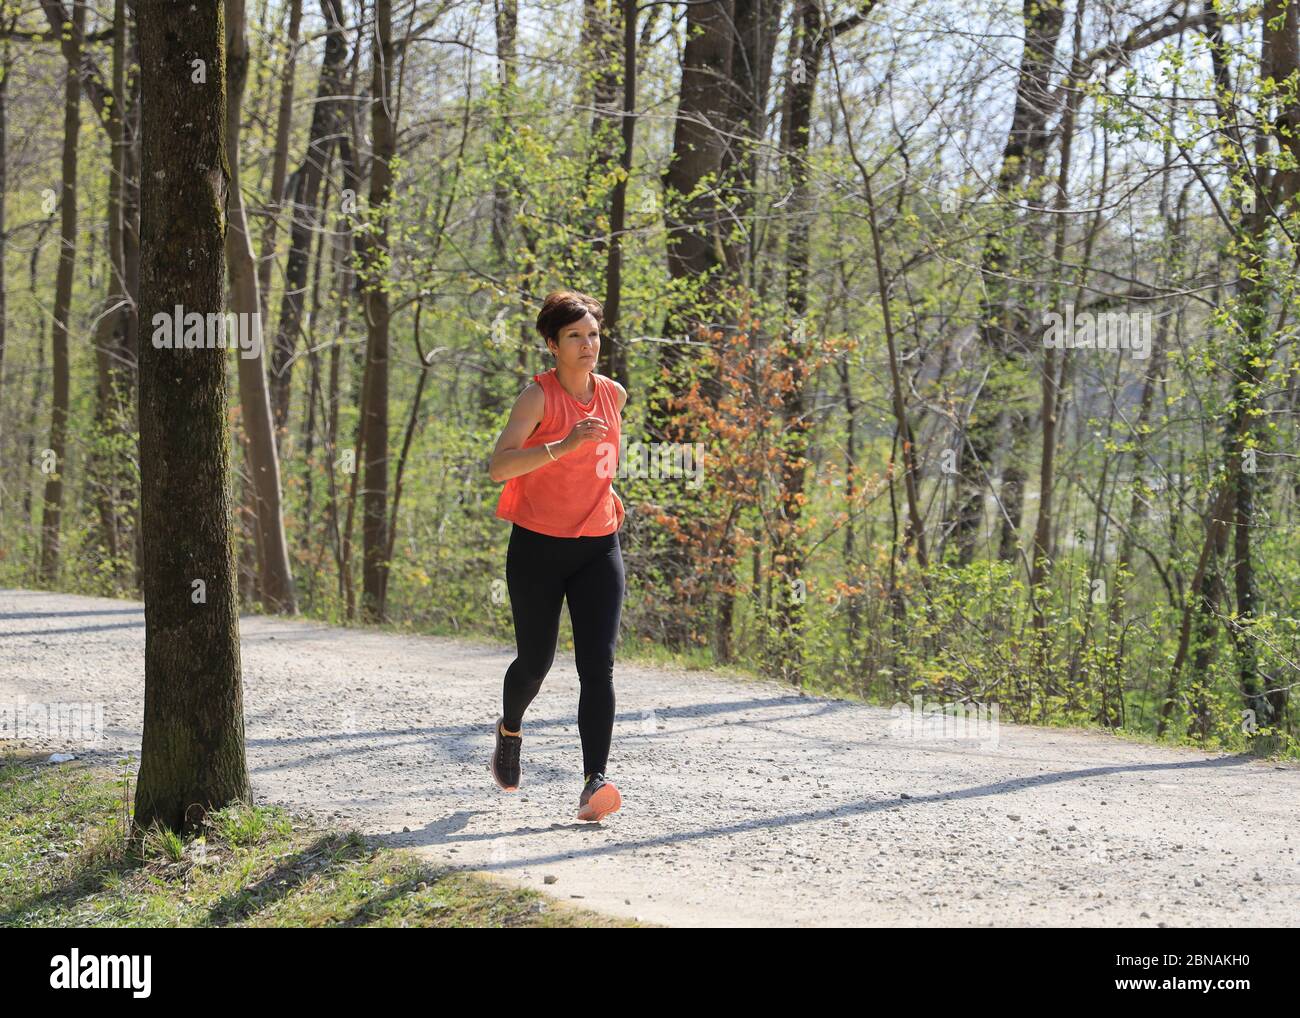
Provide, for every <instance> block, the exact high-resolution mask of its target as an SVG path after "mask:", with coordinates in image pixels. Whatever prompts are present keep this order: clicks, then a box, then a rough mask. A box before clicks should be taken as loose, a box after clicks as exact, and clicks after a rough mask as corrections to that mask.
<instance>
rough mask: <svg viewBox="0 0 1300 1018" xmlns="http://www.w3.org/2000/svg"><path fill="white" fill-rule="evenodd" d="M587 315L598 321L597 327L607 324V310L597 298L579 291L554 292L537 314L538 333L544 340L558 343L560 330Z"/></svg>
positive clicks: (547, 297) (548, 295) (549, 294)
mask: <svg viewBox="0 0 1300 1018" xmlns="http://www.w3.org/2000/svg"><path fill="white" fill-rule="evenodd" d="M587 314H590V315H591V317H592V318H594V319H596V324H597V325H604V324H605V309H604V308H603V307H601V306H600V301H598V300H597V299H596V298H595V297H592V296H589V295H588V294H585V293H579V292H578V291H577V290H555V291H552V292H551V293H548V294H547V295H546V300H544V301H542V310H541V311H539V312H538V314H537V331H538V332H540V333H541V334H542V339H544V340H545V339H552V340H555V342H557V343H558V342H559V341H560V339H559V337H560V330H561V329H562V328H564V327H565V326H566V325H572V324H573V323H574V322H576V321H580V320H581V319H582V318H583V317H584V316H585V315H587Z"/></svg>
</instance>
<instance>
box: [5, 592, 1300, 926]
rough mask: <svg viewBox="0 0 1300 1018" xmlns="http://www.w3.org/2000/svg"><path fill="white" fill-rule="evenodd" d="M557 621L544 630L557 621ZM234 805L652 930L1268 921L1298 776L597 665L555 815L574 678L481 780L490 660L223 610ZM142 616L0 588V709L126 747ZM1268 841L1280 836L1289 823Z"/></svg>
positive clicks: (555, 675) (485, 648) (131, 746)
mask: <svg viewBox="0 0 1300 1018" xmlns="http://www.w3.org/2000/svg"><path fill="white" fill-rule="evenodd" d="M566 625H567V623H566ZM240 628H241V632H242V637H243V665H244V686H245V693H244V702H245V711H246V722H247V734H248V759H249V766H250V769H251V775H252V784H253V791H254V794H255V796H256V798H257V801H258V802H277V803H282V804H285V805H287V806H290V807H292V808H293V809H294V810H297V811H299V812H304V813H310V814H315V815H317V816H320V817H322V818H325V817H331V816H332V817H334V818H336V819H341V820H344V821H346V822H348V823H350V824H352V825H354V826H356V827H357V828H358V829H360V830H362V831H363V832H366V833H368V834H374V835H383V836H385V839H386V840H387V841H388V842H389V843H391V844H394V845H403V846H407V847H411V848H414V849H416V850H418V851H420V852H423V853H427V854H428V855H429V856H431V857H433V858H435V859H437V860H439V861H442V862H447V863H452V864H454V865H458V866H464V867H467V868H470V869H476V870H483V871H487V872H491V873H493V874H495V875H497V876H498V877H500V878H502V879H506V880H509V881H513V882H517V883H519V884H522V885H525V886H528V887H533V888H536V889H538V890H542V891H545V892H546V893H548V894H552V895H555V896H557V897H560V898H564V899H570V900H572V899H579V901H578V902H577V903H579V904H582V905H585V906H587V907H591V908H595V909H599V910H602V911H605V912H607V913H614V914H619V915H625V916H633V917H640V918H642V919H645V920H647V921H651V922H660V923H667V924H671V925H684V926H692V925H749V924H761V925H792V926H793V925H836V926H838V925H846V924H874V925H888V926H935V925H944V926H952V925H958V926H980V925H985V926H987V925H998V926H1003V925H1033V926H1039V925H1041V926H1058V925H1078V926H1117V927H1118V926H1155V925H1158V924H1164V925H1169V926H1293V925H1296V924H1297V922H1298V921H1300V908H1298V907H1297V906H1300V889H1298V888H1300V858H1297V855H1296V847H1297V845H1298V844H1300V828H1298V827H1297V823H1296V821H1297V818H1298V817H1300V768H1297V767H1294V766H1290V765H1286V766H1281V765H1278V764H1275V763H1270V762H1267V761H1260V760H1255V759H1252V758H1247V757H1242V756H1228V755H1207V754H1205V753H1200V752H1195V751H1191V750H1184V749H1173V748H1165V747H1153V746H1148V745H1142V744H1138V743H1136V742H1128V741H1125V740H1122V739H1118V738H1115V737H1112V736H1109V735H1106V734H1103V733H1100V732H1087V731H1078V730H1067V729H1036V728H1028V727H1020V726H1015V725H1010V724H1001V725H999V726H998V729H997V739H996V743H995V744H984V745H980V744H977V743H973V742H966V743H963V742H956V741H953V740H947V741H930V742H922V741H919V740H917V739H915V738H910V737H908V736H907V735H906V734H905V733H901V732H899V731H898V730H897V728H898V726H897V725H896V724H895V723H894V722H893V719H892V718H891V715H890V712H889V711H888V710H886V709H884V708H879V707H866V706H862V705H859V704H854V703H850V702H847V701H842V700H834V699H824V698H819V697H808V696H801V695H797V694H793V693H792V692H791V690H790V689H789V687H786V686H781V685H779V684H776V683H771V682H763V681H757V680H755V681H749V680H737V679H727V678H719V677H716V676H713V675H710V674H707V673H700V672H685V671H680V670H671V669H659V668H641V667H632V666H628V665H623V664H619V665H617V666H616V671H615V687H616V690H617V696H618V715H617V719H616V721H615V728H614V747H613V752H612V754H611V758H610V776H611V777H613V778H614V779H615V780H616V781H617V783H618V785H619V787H620V789H622V791H623V796H624V806H623V810H622V811H621V812H620V813H616V814H614V815H613V816H612V817H610V818H608V819H606V820H605V821H604V822H603V823H601V824H599V825H590V824H584V823H581V822H579V821H577V820H575V819H574V814H575V812H576V810H577V798H578V792H579V790H580V787H581V784H582V775H581V773H580V771H581V755H580V753H579V750H578V731H577V725H576V722H575V716H576V709H577V696H578V679H577V673H576V671H575V669H574V666H573V659H572V656H571V655H561V656H558V657H557V659H556V663H555V667H554V668H553V669H552V671H551V673H550V675H549V676H548V677H547V680H546V684H545V685H544V686H543V687H542V692H541V694H540V695H539V696H538V698H537V700H536V701H534V703H533V706H532V707H531V708H530V710H529V713H528V714H527V715H526V716H525V719H524V751H523V767H524V775H523V787H522V789H521V791H520V792H517V793H513V794H507V793H502V792H500V791H499V790H498V789H497V788H496V786H495V785H494V784H493V783H492V779H491V777H490V776H489V774H488V771H487V764H486V760H487V754H488V750H489V747H490V745H491V727H492V722H493V720H494V719H495V718H496V715H497V712H498V709H499V703H500V689H501V678H502V675H503V674H504V672H505V669H506V667H507V666H508V665H509V663H510V661H511V660H512V658H513V648H512V647H508V646H506V645H504V644H486V643H481V642H474V641H467V640H453V639H444V638H438V637H423V636H420V637H416V636H394V635H388V634H384V633H379V632H373V631H366V630H356V629H340V628H333V627H329V626H324V625H320V624H316V623H310V622H290V621H282V620H276V619H267V618H261V617H256V616H249V617H245V618H244V619H243V620H242V621H241V626H240ZM143 687H144V616H143V613H142V609H141V606H140V605H139V604H138V603H135V602H130V601H114V600H107V599H103V598H88V597H76V596H70V595H65V594H50V593H44V592H37V591H23V590H0V705H5V706H9V707H10V708H11V709H12V707H11V705H13V704H15V703H19V704H21V703H44V702H51V701H63V702H68V701H71V702H86V701H89V702H94V703H102V704H103V709H104V727H105V731H104V737H103V739H102V740H101V742H100V743H99V744H98V745H97V746H95V747H94V748H91V749H89V750H88V749H87V748H86V747H84V746H81V745H67V744H59V743H56V742H45V743H41V745H42V746H45V747H47V748H50V749H51V750H63V749H67V750H70V751H72V752H76V753H78V754H79V755H81V756H83V757H85V756H95V757H102V758H103V759H105V760H111V759H113V757H114V755H117V756H120V755H121V754H122V753H123V752H131V753H134V754H138V751H139V743H140V725H141V711H142V704H143V692H144V688H143ZM1291 834H1296V835H1297V840H1296V841H1295V842H1293V841H1291V840H1290V835H1291Z"/></svg>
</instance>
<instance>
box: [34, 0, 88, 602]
mask: <svg viewBox="0 0 1300 1018" xmlns="http://www.w3.org/2000/svg"><path fill="white" fill-rule="evenodd" d="M85 24H86V7H85V5H84V4H76V5H75V6H74V7H73V8H72V28H73V31H72V32H71V35H72V37H73V39H74V40H75V44H76V45H78V46H79V44H80V42H81V36H82V31H83V29H84V27H85ZM74 56H75V59H72V60H69V62H68V67H67V71H66V77H65V80H64V89H63V183H62V193H61V196H60V204H61V207H60V213H61V215H60V232H59V241H60V243H59V267H58V271H57V273H56V274H55V280H54V331H53V333H52V339H53V342H52V349H53V358H52V360H51V368H52V371H53V374H54V405H53V407H52V409H51V413H50V444H49V452H50V453H52V454H53V460H54V463H53V470H52V471H51V472H49V473H47V475H46V479H45V496H44V504H45V508H44V512H43V514H42V516H41V582H43V583H45V584H47V585H53V584H54V582H55V580H56V579H57V578H58V574H59V531H60V527H61V523H62V516H63V474H64V469H65V468H66V463H65V462H64V457H65V454H66V452H67V435H68V376H69V371H68V316H69V315H70V314H71V305H72V270H73V268H74V267H75V265H76V261H77V139H78V135H79V134H80V132H81V81H80V79H81V74H80V67H81V54H80V51H79V50H77V51H75V52H74Z"/></svg>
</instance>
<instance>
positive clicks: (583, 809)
mask: <svg viewBox="0 0 1300 1018" xmlns="http://www.w3.org/2000/svg"><path fill="white" fill-rule="evenodd" d="M622 805H623V797H622V796H621V795H619V794H618V789H617V788H615V787H614V783H613V782H612V781H607V780H606V779H605V775H603V774H593V775H592V776H591V780H590V781H588V782H587V785H586V787H585V788H583V790H582V795H581V797H580V798H579V799H578V819H579V820H591V821H596V820H601V819H604V818H605V817H606V816H608V815H609V814H610V813H613V812H615V811H616V810H617V809H618V808H619V807H620V806H622Z"/></svg>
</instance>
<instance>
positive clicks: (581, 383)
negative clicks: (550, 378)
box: [555, 364, 596, 403]
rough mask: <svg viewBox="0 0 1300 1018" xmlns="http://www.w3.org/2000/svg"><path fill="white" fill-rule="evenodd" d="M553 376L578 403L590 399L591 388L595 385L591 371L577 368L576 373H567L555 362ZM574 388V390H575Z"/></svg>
mask: <svg viewBox="0 0 1300 1018" xmlns="http://www.w3.org/2000/svg"><path fill="white" fill-rule="evenodd" d="M555 377H556V379H558V380H559V383H560V384H561V385H562V386H564V389H565V391H566V392H568V394H569V395H570V396H572V397H573V398H574V399H576V400H577V401H578V402H579V403H586V402H587V401H588V400H589V399H591V396H592V393H591V391H590V390H591V389H592V388H593V387H594V386H595V382H596V380H595V378H594V377H592V372H590V371H587V370H583V369H579V370H578V373H577V374H576V375H572V376H570V375H567V374H566V373H565V372H564V370H563V369H562V368H561V367H560V366H559V365H558V364H557V365H556V366H555ZM575 390H576V391H575Z"/></svg>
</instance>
